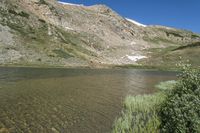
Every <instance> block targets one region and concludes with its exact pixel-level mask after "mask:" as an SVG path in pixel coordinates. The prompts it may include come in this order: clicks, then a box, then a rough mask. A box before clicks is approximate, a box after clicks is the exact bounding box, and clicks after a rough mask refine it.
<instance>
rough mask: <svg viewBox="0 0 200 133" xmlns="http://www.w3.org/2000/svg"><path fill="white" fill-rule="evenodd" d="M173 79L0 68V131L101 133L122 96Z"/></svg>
mask: <svg viewBox="0 0 200 133" xmlns="http://www.w3.org/2000/svg"><path fill="white" fill-rule="evenodd" d="M175 75H176V73H174V72H163V71H145V70H134V69H123V70H111V69H100V70H99V69H98V70H97V69H43V68H41V69H40V68H37V69H36V68H0V130H1V129H3V130H9V131H10V132H13V133H16V132H17V133H23V132H24V133H28V132H31V133H57V132H61V133H106V132H110V131H111V128H112V124H113V122H114V120H115V118H116V117H117V116H118V115H119V114H120V112H121V109H122V102H123V99H124V98H125V96H127V95H138V94H148V93H153V92H155V89H154V85H155V84H156V83H158V82H160V81H165V80H172V79H175Z"/></svg>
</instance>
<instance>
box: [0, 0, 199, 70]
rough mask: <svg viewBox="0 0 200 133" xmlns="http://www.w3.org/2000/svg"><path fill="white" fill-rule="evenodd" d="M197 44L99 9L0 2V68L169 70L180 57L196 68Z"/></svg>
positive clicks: (179, 33)
mask: <svg viewBox="0 0 200 133" xmlns="http://www.w3.org/2000/svg"><path fill="white" fill-rule="evenodd" d="M199 42H200V35H199V34H196V33H193V32H190V31H186V30H180V29H175V28H170V27H165V26H157V25H143V24H140V23H138V22H136V21H134V20H131V19H127V18H124V17H122V16H120V15H119V14H118V13H116V12H115V11H113V10H112V9H110V8H109V7H107V6H105V5H94V6H84V5H76V4H71V3H62V2H58V1H56V0H1V1H0V65H19V66H39V67H42V66H50V67H54V66H55V67H79V66H84V67H87V66H90V67H105V66H116V65H122V66H123V65H129V64H134V65H148V66H174V65H175V63H177V60H179V56H182V59H183V60H184V61H185V60H188V59H190V60H191V63H192V64H194V65H196V66H198V65H200V62H199V61H198V53H199V51H200V47H199V45H196V44H199ZM191 46H192V47H191Z"/></svg>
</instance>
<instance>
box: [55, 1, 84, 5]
mask: <svg viewBox="0 0 200 133" xmlns="http://www.w3.org/2000/svg"><path fill="white" fill-rule="evenodd" d="M58 3H60V4H63V5H70V6H84V5H83V4H73V3H67V2H62V1H58Z"/></svg>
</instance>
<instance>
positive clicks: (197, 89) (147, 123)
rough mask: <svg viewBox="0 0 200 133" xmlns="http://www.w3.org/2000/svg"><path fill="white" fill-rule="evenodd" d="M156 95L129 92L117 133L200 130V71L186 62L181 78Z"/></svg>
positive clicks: (160, 86) (186, 132) (115, 131)
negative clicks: (137, 94)
mask: <svg viewBox="0 0 200 133" xmlns="http://www.w3.org/2000/svg"><path fill="white" fill-rule="evenodd" d="M156 88H159V90H160V91H159V92H157V93H155V94H152V95H143V96H128V97H127V98H126V100H125V103H124V109H123V112H122V115H121V117H120V118H118V119H117V120H116V122H115V124H114V127H113V133H133V132H134V133H141V132H145V133H146V132H147V133H157V132H162V133H179V132H180V133H189V132H192V133H200V71H199V70H197V69H193V68H191V67H190V65H184V66H183V69H182V73H181V74H180V75H179V79H178V80H177V81H176V82H175V81H167V82H163V83H160V84H158V85H156Z"/></svg>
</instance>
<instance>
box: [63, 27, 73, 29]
mask: <svg viewBox="0 0 200 133" xmlns="http://www.w3.org/2000/svg"><path fill="white" fill-rule="evenodd" d="M65 29H67V30H74V29H73V28H70V27H65Z"/></svg>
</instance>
